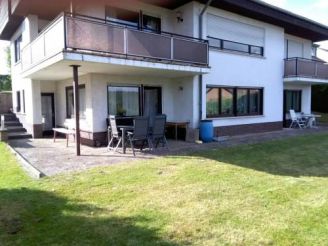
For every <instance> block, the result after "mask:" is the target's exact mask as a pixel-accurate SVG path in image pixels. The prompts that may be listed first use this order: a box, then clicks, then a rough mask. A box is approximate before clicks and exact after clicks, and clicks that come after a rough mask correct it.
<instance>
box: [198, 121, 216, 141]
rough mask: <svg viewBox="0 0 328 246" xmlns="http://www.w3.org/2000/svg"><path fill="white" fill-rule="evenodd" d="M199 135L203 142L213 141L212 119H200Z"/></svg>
mask: <svg viewBox="0 0 328 246" xmlns="http://www.w3.org/2000/svg"><path fill="white" fill-rule="evenodd" d="M199 137H200V140H202V141H203V142H205V143H208V142H212V141H213V121H211V120H202V121H201V122H200V126H199Z"/></svg>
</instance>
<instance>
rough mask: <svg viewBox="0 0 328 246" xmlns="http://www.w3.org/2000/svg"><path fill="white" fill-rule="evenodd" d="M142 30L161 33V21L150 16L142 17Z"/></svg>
mask: <svg viewBox="0 0 328 246" xmlns="http://www.w3.org/2000/svg"><path fill="white" fill-rule="evenodd" d="M142 28H143V29H144V30H148V31H151V32H156V33H160V32H161V19H160V18H157V17H153V16H149V15H143V16H142Z"/></svg>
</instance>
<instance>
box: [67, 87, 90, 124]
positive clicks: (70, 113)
mask: <svg viewBox="0 0 328 246" xmlns="http://www.w3.org/2000/svg"><path fill="white" fill-rule="evenodd" d="M79 106H80V117H81V118H85V111H86V102H85V85H80V86H79ZM66 116H67V118H68V119H70V118H74V93H73V87H72V86H69V87H66Z"/></svg>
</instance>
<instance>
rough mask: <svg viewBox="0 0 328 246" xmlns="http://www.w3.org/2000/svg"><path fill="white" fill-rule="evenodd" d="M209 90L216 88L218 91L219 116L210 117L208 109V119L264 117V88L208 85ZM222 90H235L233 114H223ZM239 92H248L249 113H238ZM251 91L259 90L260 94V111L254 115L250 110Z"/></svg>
mask: <svg viewBox="0 0 328 246" xmlns="http://www.w3.org/2000/svg"><path fill="white" fill-rule="evenodd" d="M208 88H216V89H218V99H219V100H218V102H217V103H218V109H219V110H218V112H219V113H218V114H213V115H209V114H208V113H207V108H206V118H207V119H212V118H228V117H243V116H261V115H263V108H264V105H263V102H264V101H263V98H264V88H263V87H231V86H216V85H207V86H206V89H208ZM222 89H232V90H233V99H232V101H233V106H232V107H233V112H232V113H231V114H222V99H223V98H222ZM238 90H247V113H238V110H237V109H238V108H237V96H238ZM251 90H258V93H259V100H260V101H259V109H258V113H252V112H251V110H250V100H251V98H250V96H251V93H250V92H251ZM206 94H207V92H206ZM206 103H207V95H206Z"/></svg>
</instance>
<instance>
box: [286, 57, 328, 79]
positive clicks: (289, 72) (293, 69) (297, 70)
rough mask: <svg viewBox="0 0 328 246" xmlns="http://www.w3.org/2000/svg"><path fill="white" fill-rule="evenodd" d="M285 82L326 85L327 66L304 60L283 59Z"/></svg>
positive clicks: (297, 58) (296, 58)
mask: <svg viewBox="0 0 328 246" xmlns="http://www.w3.org/2000/svg"><path fill="white" fill-rule="evenodd" d="M284 81H285V82H302V83H312V84H316V83H318V84H320V83H328V64H327V63H324V62H321V61H317V60H311V59H305V58H299V57H295V58H287V59H285V75H284Z"/></svg>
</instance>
